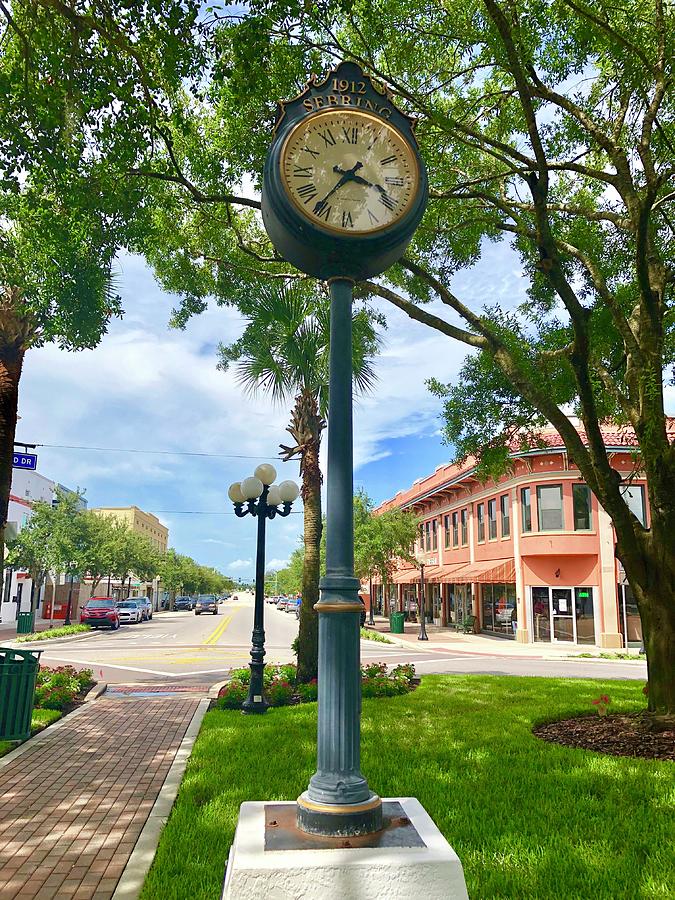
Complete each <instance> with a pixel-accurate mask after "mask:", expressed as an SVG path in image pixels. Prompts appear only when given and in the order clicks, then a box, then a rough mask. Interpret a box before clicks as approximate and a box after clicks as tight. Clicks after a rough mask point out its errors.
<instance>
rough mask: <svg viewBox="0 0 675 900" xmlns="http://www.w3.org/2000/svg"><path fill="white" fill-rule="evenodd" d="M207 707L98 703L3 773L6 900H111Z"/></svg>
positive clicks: (165, 701)
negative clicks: (197, 719)
mask: <svg viewBox="0 0 675 900" xmlns="http://www.w3.org/2000/svg"><path fill="white" fill-rule="evenodd" d="M198 704H199V699H198V698H196V697H172V698H162V699H116V700H105V699H102V700H97V701H95V702H94V703H92V704H91V705H89V704H88V705H87V707H88V708H87V709H86V710H85V711H84V712H82V713H80V714H78V715H77V716H76V717H74V718H73V719H72V722H68V719H67V718H66V719H65V720H64V724H63V725H62V726H61V727H60V728H59V729H57V731H55V732H54V733H53V735H52V736H50V737H49V739H46V740H43V741H40V742H36V743H35V744H34V745H33V746H30V745H29V749H28V748H27V750H26V752H25V753H23V754H22V755H21V756H19V757H17V759H15V760H13V761H12V762H11V763H9V764H8V765H6V766H4V767H3V768H0V900H15V898H16V900H23V898H26V900H27V898H29V897H32V898H36V900H52V898H54V900H62V898H63V900H66V898H69V900H70V898H76V900H85V898H86V900H109V898H110V897H112V895H113V892H114V891H115V887H116V885H117V882H118V880H119V878H120V876H121V874H122V872H123V870H124V867H125V865H126V863H127V861H128V859H129V857H130V855H131V853H132V851H133V849H134V845H135V844H136V841H137V839H138V836H139V835H140V833H141V830H142V828H143V825H144V824H145V821H146V819H147V817H148V814H149V813H150V810H151V809H152V807H153V804H154V802H155V800H156V798H157V795H158V793H159V791H160V788H161V787H162V784H163V783H164V779H165V778H166V775H167V772H168V771H169V768H170V766H171V764H172V762H173V760H174V758H175V756H176V751H177V750H178V747H179V746H180V743H181V740H182V738H183V736H184V734H185V731H186V729H187V727H188V725H189V724H190V720H191V719H192V717H193V715H194V713H195V711H196V709H197V706H198ZM48 734H49V730H48V731H47V732H46V733H45V738H47V736H48Z"/></svg>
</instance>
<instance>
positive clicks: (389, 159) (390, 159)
mask: <svg viewBox="0 0 675 900" xmlns="http://www.w3.org/2000/svg"><path fill="white" fill-rule="evenodd" d="M395 162H396V157H395V156H385V158H384V159H381V160H380V165H381V166H390V165H391V164H392V163H395Z"/></svg>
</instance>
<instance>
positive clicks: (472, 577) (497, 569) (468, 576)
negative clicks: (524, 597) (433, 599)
mask: <svg viewBox="0 0 675 900" xmlns="http://www.w3.org/2000/svg"><path fill="white" fill-rule="evenodd" d="M515 580H516V563H515V560H514V559H513V558H511V559H485V560H483V561H482V562H475V563H468V564H467V565H466V566H464V567H463V568H462V569H461V570H460V571H458V572H457V574H456V581H457V582H459V583H460V584H463V583H466V584H470V583H474V582H477V583H478V584H508V583H510V582H514V581H515Z"/></svg>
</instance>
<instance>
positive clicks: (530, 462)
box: [373, 420, 675, 648]
mask: <svg viewBox="0 0 675 900" xmlns="http://www.w3.org/2000/svg"><path fill="white" fill-rule="evenodd" d="M669 424H670V427H671V428H672V429H673V430H675V427H674V426H675V421H672V420H671V422H670V423H669ZM580 434H581V436H582V439H585V434H584V433H583V431H581V430H580ZM603 436H604V439H605V444H606V447H607V451H608V454H609V458H610V462H611V465H612V466H613V467H614V468H615V469H616V470H617V471H618V472H619V473H620V474H621V477H622V479H623V480H624V482H625V487H624V489H623V490H624V492H625V496H626V498H627V501H628V503H629V505H630V508H631V509H632V511H633V512H634V513H635V515H636V516H637V518H638V519H639V520H640V521H642V522H643V523H644V524H645V525H647V526H649V509H648V504H647V492H646V483H645V479H644V477H643V475H642V474H641V473H640V472H639V471H638V472H636V457H635V451H634V449H633V448H634V447H635V443H636V442H635V436H634V434H633V432H632V431H630V430H626V429H618V428H615V429H611V428H605V429H603ZM542 441H543V442H544V443H545V446H544V447H543V448H541V449H536V450H532V451H528V452H514V453H513V454H512V464H511V470H510V472H509V473H508V474H507V475H504V476H503V477H502V478H501V479H500V480H499V481H490V482H487V483H485V482H480V481H479V480H478V479H477V477H476V467H475V461H472V460H467V461H466V463H464V464H463V465H447V466H439V468H437V469H436V471H435V472H434V473H433V474H432V475H429V476H428V477H426V478H422V479H418V480H417V481H416V482H415V483H414V484H413V485H412V487H410V488H408V489H407V490H405V491H399V493H398V494H396V496H395V497H394V498H392V499H391V500H388V501H386V502H385V503H383V504H382V505H381V506H380V507H378V510H377V511H379V512H384V511H385V510H387V509H392V508H399V509H410V510H413V511H414V512H415V513H416V514H417V516H418V517H419V522H420V526H419V538H418V541H417V544H416V547H415V550H416V553H417V556H418V559H420V560H423V561H424V582H425V588H424V594H425V607H426V613H427V621H428V622H429V623H433V624H435V625H437V626H439V627H440V628H453V627H455V626H457V625H461V624H462V623H464V622H465V620H466V619H468V618H469V617H470V616H474V617H475V619H474V620H473V622H472V624H473V628H474V630H475V631H482V632H486V633H488V634H494V635H499V636H500V637H503V638H507V639H512V640H514V639H515V640H517V641H520V642H522V643H549V642H555V643H561V642H564V643H568V644H571V645H573V644H578V645H596V646H598V647H602V648H619V647H624V646H629V645H638V646H639V644H640V643H641V640H642V633H641V624H640V618H639V614H638V611H637V606H636V604H635V602H634V599H633V596H632V592H631V589H630V587H629V585H628V584H627V582H626V579H625V577H624V575H623V571H622V568H621V565H620V563H619V562H618V560H616V559H615V556H614V547H615V536H614V530H613V527H612V523H611V520H610V518H609V515H608V514H607V513H606V512H605V510H604V509H603V508H602V507H601V506H600V504H599V503H598V501H597V499H596V498H595V497H594V496H593V494H592V493H591V491H590V489H589V488H588V486H587V485H586V484H585V483H584V481H583V479H582V477H581V475H580V473H579V470H578V469H577V468H576V466H575V465H574V464H573V463H572V462H571V461H570V459H569V457H568V454H567V451H566V449H565V447H564V445H563V443H562V440H561V438H560V436H559V435H558V434H557V432H555V431H553V430H547V431H544V432H542ZM420 573H421V568H420V567H412V566H410V565H409V564H405V563H400V564H399V566H398V569H397V571H396V572H395V574H394V576H393V578H392V582H393V583H392V584H391V585H387V586H384V585H382V584H376V583H375V582H374V583H373V600H374V603H375V607H376V610H377V611H378V612H379V613H381V614H383V615H388V614H389V613H390V612H392V611H394V610H397V611H400V612H404V613H405V614H406V615H407V616H408V617H409V618H414V617H416V616H417V614H418V611H419V607H420V603H419V600H420V597H419V588H420Z"/></svg>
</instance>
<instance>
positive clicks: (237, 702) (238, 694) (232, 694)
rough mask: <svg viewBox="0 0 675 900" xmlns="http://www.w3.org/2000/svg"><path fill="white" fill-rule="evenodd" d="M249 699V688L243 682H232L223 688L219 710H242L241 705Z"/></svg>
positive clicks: (219, 699)
mask: <svg viewBox="0 0 675 900" xmlns="http://www.w3.org/2000/svg"><path fill="white" fill-rule="evenodd" d="M247 697H248V686H247V685H245V684H243V683H242V682H241V681H231V682H230V683H229V684H226V685H225V687H224V688H221V690H220V694H219V696H218V700H217V701H216V706H217V707H218V708H219V709H241V704H242V703H243V702H244V700H245V699H246V698H247Z"/></svg>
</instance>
